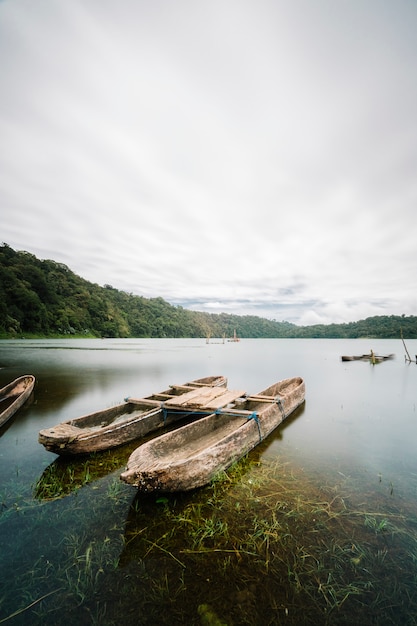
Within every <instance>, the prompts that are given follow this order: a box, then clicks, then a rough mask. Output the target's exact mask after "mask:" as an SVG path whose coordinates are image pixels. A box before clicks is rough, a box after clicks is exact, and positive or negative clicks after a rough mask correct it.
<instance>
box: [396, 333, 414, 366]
mask: <svg viewBox="0 0 417 626" xmlns="http://www.w3.org/2000/svg"><path fill="white" fill-rule="evenodd" d="M400 331H401V340H402V342H403V345H404V350H405V351H406V354H407V356H408V359H407V358H406V361H410V363H411V357H410V355H409V354H408V350H407V346H406V345H405V341H404V337H403V329H402V327H401V326H400ZM416 359H417V357H416Z"/></svg>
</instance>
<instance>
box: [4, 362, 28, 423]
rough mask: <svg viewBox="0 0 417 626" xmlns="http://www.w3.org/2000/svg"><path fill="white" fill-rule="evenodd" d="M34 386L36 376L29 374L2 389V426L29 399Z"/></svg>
mask: <svg viewBox="0 0 417 626" xmlns="http://www.w3.org/2000/svg"><path fill="white" fill-rule="evenodd" d="M34 386H35V377H34V376H32V375H31V374H27V375H26V376H20V377H19V378H16V380H13V381H12V382H11V383H9V384H8V385H6V386H5V387H3V388H2V389H0V427H1V426H3V425H4V424H5V423H6V422H7V421H8V420H9V419H10V418H11V417H12V416H13V415H14V414H15V413H16V411H18V410H19V409H20V407H21V406H22V405H23V404H24V403H25V402H26V400H28V398H29V396H30V395H31V393H32V391H33V389H34Z"/></svg>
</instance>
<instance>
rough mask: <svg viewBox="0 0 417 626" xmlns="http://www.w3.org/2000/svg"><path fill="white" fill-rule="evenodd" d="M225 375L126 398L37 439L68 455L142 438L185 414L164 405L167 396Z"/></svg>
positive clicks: (222, 382) (218, 384)
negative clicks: (167, 408) (145, 396)
mask: <svg viewBox="0 0 417 626" xmlns="http://www.w3.org/2000/svg"><path fill="white" fill-rule="evenodd" d="M226 385H227V379H226V378H225V377H224V376H209V377H207V378H202V379H197V380H195V381H191V382H189V383H185V384H184V385H172V387H170V388H169V389H167V390H165V391H162V392H161V393H158V394H153V395H151V396H148V397H147V398H139V399H134V398H127V399H126V401H125V402H123V403H121V404H118V405H116V406H113V407H110V408H108V409H104V410H101V411H96V412H94V413H90V414H88V415H83V416H81V417H78V418H75V419H73V420H68V421H65V422H62V423H60V424H57V425H56V426H53V427H52V428H45V429H43V430H41V431H40V432H39V436H38V441H39V443H40V444H42V445H43V446H44V447H45V448H46V449H47V450H48V451H49V452H53V453H55V454H59V455H63V456H66V455H67V456H69V455H77V454H89V453H91V452H100V451H102V450H108V449H110V448H115V447H117V446H121V445H123V444H125V443H129V442H131V441H134V440H135V439H140V438H142V437H145V436H146V435H148V434H150V433H152V432H154V431H157V430H159V429H161V428H163V427H164V426H168V425H170V424H173V423H174V422H177V421H180V420H182V419H184V418H185V417H186V414H185V413H184V412H179V411H170V412H167V411H166V410H165V409H164V405H165V403H166V402H167V400H169V399H171V398H177V397H181V396H182V395H184V394H186V393H187V392H189V391H190V390H192V389H200V388H202V389H205V388H216V389H217V388H221V389H224V388H225V387H226Z"/></svg>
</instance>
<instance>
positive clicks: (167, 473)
mask: <svg viewBox="0 0 417 626" xmlns="http://www.w3.org/2000/svg"><path fill="white" fill-rule="evenodd" d="M304 398H305V385H304V381H303V379H302V378H287V379H285V380H282V381H280V382H278V383H276V384H275V385H272V386H271V387H268V388H267V389H265V390H264V391H262V392H260V393H259V394H257V395H255V396H248V397H241V398H238V399H236V400H235V401H233V402H231V403H230V404H229V405H227V406H226V407H225V408H224V409H221V410H219V411H216V412H215V413H211V414H209V415H207V416H206V417H203V418H202V419H200V420H198V421H195V422H193V423H192V424H187V425H186V426H183V427H182V428H178V429H176V430H175V431H172V432H170V433H166V434H164V435H161V436H159V437H156V438H155V439H152V440H151V441H148V442H147V443H144V444H143V445H141V446H139V447H138V448H136V450H135V451H134V452H133V453H132V454H131V455H130V457H129V460H128V463H127V467H126V470H125V471H124V472H123V473H122V474H121V479H122V480H123V481H124V482H126V483H129V484H131V485H134V486H135V487H138V488H139V489H140V490H141V491H145V492H146V491H155V490H159V491H188V490H189V489H194V488H196V487H201V486H203V485H205V484H207V483H208V482H209V481H210V480H211V479H212V478H213V477H214V476H215V475H216V474H217V473H218V472H220V471H221V470H224V469H226V468H228V467H230V465H232V463H234V462H235V461H237V460H239V459H240V458H241V457H243V456H244V455H245V454H246V453H247V452H249V451H250V450H252V449H253V448H254V447H255V446H257V445H258V444H259V443H260V441H262V439H263V438H265V437H267V436H268V435H269V434H270V433H271V432H272V431H273V430H274V429H275V428H276V427H277V426H278V425H279V424H280V423H281V422H282V421H283V420H284V419H285V418H286V417H288V415H290V413H292V412H293V411H294V410H295V409H296V408H297V407H298V406H300V404H302V403H303V402H304Z"/></svg>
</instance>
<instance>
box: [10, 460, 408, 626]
mask: <svg viewBox="0 0 417 626" xmlns="http://www.w3.org/2000/svg"><path fill="white" fill-rule="evenodd" d="M359 479H360V477H359V476H358V475H352V474H349V473H348V472H345V473H344V475H343V476H342V475H340V474H339V473H338V472H337V471H335V472H334V473H333V474H330V473H329V474H328V475H326V477H325V478H324V479H323V480H322V479H321V477H320V476H319V475H314V474H311V473H307V472H304V471H303V469H302V468H300V467H298V466H295V465H293V464H291V463H289V462H288V461H285V462H284V461H282V460H278V461H276V462H275V461H274V462H273V463H272V462H268V461H263V462H259V457H257V456H256V455H255V457H254V462H253V463H251V456H250V455H248V457H247V458H245V459H244V460H243V462H242V467H239V464H237V465H236V466H235V467H233V468H231V470H230V471H228V472H227V478H223V479H222V480H220V481H216V482H214V483H212V484H210V485H208V486H207V487H206V488H203V489H201V490H198V491H196V492H193V493H190V494H166V495H150V496H142V495H136V496H135V497H133V499H132V496H131V495H130V494H131V493H132V492H131V490H129V488H128V487H127V488H124V486H123V485H122V484H120V485H119V484H118V482H117V476H116V474H114V475H109V476H106V478H104V479H103V480H101V481H98V482H96V483H94V484H93V485H90V486H87V485H86V489H83V490H77V491H75V492H74V493H73V494H71V496H70V498H69V499H66V501H64V500H57V501H56V502H54V503H51V502H45V503H44V504H43V510H44V513H42V518H43V516H44V515H45V517H46V516H47V512H48V510H50V506H51V504H52V505H53V507H54V510H55V512H56V515H57V516H58V515H59V516H60V518H61V519H62V520H63V519H64V516H66V517H71V515H72V513H73V517H72V518H71V519H72V522H73V523H71V526H70V527H68V528H67V530H66V531H65V534H64V537H65V542H63V543H62V545H61V548H60V550H61V555H60V557H59V558H57V557H56V556H55V558H54V555H53V554H52V552H50V553H47V554H46V556H47V558H46V559H45V560H39V561H38V562H35V564H34V565H33V567H32V568H31V571H30V572H29V571H27V572H24V573H23V572H18V579H20V581H21V582H22V583H24V585H25V586H26V589H30V590H31V594H30V595H27V596H26V597H25V599H24V600H25V601H23V599H22V602H21V606H25V605H28V604H29V603H30V601H31V600H33V599H36V597H41V596H42V595H43V593H45V591H48V590H51V589H52V587H49V589H45V585H48V584H50V582H48V581H51V580H53V581H54V583H55V585H56V587H55V588H57V587H58V586H60V585H62V586H63V587H64V591H63V593H61V594H56V595H53V596H51V598H48V599H46V601H45V603H44V602H42V603H40V605H37V606H36V607H33V608H32V609H31V612H33V610H36V615H37V616H38V617H39V623H42V620H43V623H46V622H47V623H49V624H54V623H57V624H58V623H59V621H58V620H59V618H58V615H62V614H63V612H65V609H66V608H69V607H71V611H72V613H71V614H72V615H73V616H74V619H75V616H76V617H77V619H79V621H80V622H81V623H82V621H83V620H84V621H88V623H94V620H96V623H101V624H103V625H106V626H107V625H110V624H111V625H113V624H117V623H118V619H119V618H120V611H121V610H123V616H124V623H125V624H127V625H129V626H130V624H132V625H133V624H137V623H143V624H145V625H148V624H152V623H158V624H165V623H195V624H200V623H201V618H202V616H201V615H199V613H198V607H199V606H203V605H206V606H208V607H211V608H212V609H213V612H214V613H215V615H217V616H218V618H219V619H220V620H221V621H222V622H224V623H226V624H242V625H244V624H251V625H252V626H253V625H256V624H262V625H271V626H272V624H277V623H281V622H280V620H282V623H286V624H289V625H291V626H293V625H297V626H298V624H300V623H321V624H324V625H328V626H334V625H338V624H341V625H342V624H343V626H344V625H345V624H346V623H347V621H346V620H347V618H349V620H351V622H353V621H356V622H358V623H369V622H367V621H366V620H367V619H369V615H370V611H374V612H375V615H378V616H380V617H379V619H380V620H381V623H384V624H385V623H386V624H395V623H407V624H412V623H413V621H412V619H413V618H412V617H411V616H412V615H414V614H417V592H416V591H415V588H416V582H417V527H415V526H413V525H411V524H409V520H410V519H411V516H412V514H413V509H412V506H411V504H406V503H404V502H403V501H401V502H400V503H398V505H396V502H395V496H394V500H393V498H392V497H390V496H388V498H390V499H388V498H384V497H382V496H381V493H379V492H378V493H375V494H373V493H372V492H371V493H370V494H369V497H367V498H366V501H362V500H359V499H358V496H357V495H356V493H357V492H361V493H363V491H364V490H363V488H361V489H357V485H356V481H358V480H359ZM88 494H89V496H88ZM87 502H88V503H89V506H90V507H91V510H90V511H89V513H88V514H89V515H91V516H92V515H94V519H97V520H100V521H99V523H98V525H97V529H96V534H95V535H94V536H92V535H91V533H89V532H87V529H88V524H86V525H85V526H84V524H83V520H82V515H83V507H84V506H85V504H86V503H87ZM109 504H110V506H109ZM40 513H41V508H39V514H40ZM84 514H85V512H84ZM126 516H127V519H126ZM366 520H367V521H366ZM376 528H379V530H377V531H376V530H375V529H376ZM110 531H111V532H110ZM0 558H1V557H0ZM48 562H49V564H48ZM98 599H99V600H98ZM10 612H12V611H10ZM87 616H88V618H87ZM55 619H56V620H57V621H56V622H54V620H55ZM100 620H101V622H100ZM394 620H400V621H399V622H398V621H397V622H395V621H394Z"/></svg>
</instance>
